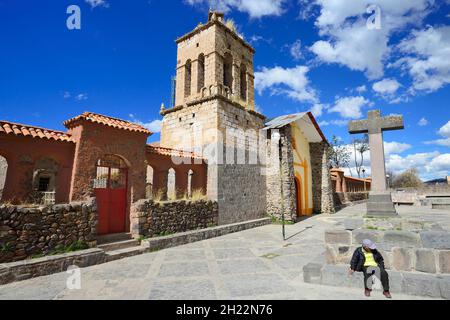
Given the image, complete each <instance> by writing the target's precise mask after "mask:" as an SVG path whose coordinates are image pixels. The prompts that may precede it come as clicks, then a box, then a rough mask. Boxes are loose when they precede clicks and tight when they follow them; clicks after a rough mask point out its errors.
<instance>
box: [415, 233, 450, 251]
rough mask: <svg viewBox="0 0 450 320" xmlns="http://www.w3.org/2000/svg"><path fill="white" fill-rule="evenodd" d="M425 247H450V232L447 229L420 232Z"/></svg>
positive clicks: (441, 248)
mask: <svg viewBox="0 0 450 320" xmlns="http://www.w3.org/2000/svg"><path fill="white" fill-rule="evenodd" d="M420 237H421V239H422V244H423V247H424V248H431V249H440V250H443V249H450V233H449V232H446V231H423V232H421V233H420Z"/></svg>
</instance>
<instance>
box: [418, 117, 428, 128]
mask: <svg viewBox="0 0 450 320" xmlns="http://www.w3.org/2000/svg"><path fill="white" fill-rule="evenodd" d="M417 125H418V126H420V127H425V126H427V125H428V120H427V119H425V118H422V119H420V120H419V122H418V123H417Z"/></svg>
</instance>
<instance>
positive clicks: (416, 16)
mask: <svg viewBox="0 0 450 320" xmlns="http://www.w3.org/2000/svg"><path fill="white" fill-rule="evenodd" d="M314 3H315V4H316V5H318V6H319V7H320V15H319V16H318V17H317V19H316V22H315V24H316V26H317V27H318V28H319V32H320V35H321V36H323V37H324V38H325V39H324V40H319V41H317V42H316V43H314V44H313V45H312V46H311V50H312V52H314V53H315V54H316V55H317V57H318V59H319V60H321V61H322V62H325V63H338V64H342V65H345V66H347V67H348V68H350V69H351V70H357V71H362V72H364V73H365V74H366V76H367V77H368V78H369V79H378V78H381V77H382V76H383V74H384V63H385V62H386V61H387V60H388V59H389V56H390V53H391V48H390V47H389V43H390V40H391V38H392V36H393V34H394V33H395V32H397V31H400V30H402V29H404V28H405V27H406V26H407V25H409V24H417V25H420V24H421V22H422V20H423V18H424V17H426V16H427V14H428V13H429V8H430V6H431V5H432V4H434V0H396V1H392V0H352V1H348V0H314ZM372 4H373V5H378V6H379V7H380V8H381V9H382V10H381V11H382V16H381V29H379V30H370V29H369V28H367V24H366V23H367V18H368V16H369V15H368V14H366V9H367V7H368V6H369V5H372Z"/></svg>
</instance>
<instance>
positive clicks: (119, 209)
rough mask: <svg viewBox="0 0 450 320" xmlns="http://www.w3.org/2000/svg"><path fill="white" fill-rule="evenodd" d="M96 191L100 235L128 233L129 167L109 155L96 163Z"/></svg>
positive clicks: (119, 159) (98, 231) (118, 158)
mask: <svg viewBox="0 0 450 320" xmlns="http://www.w3.org/2000/svg"><path fill="white" fill-rule="evenodd" d="M96 171H97V176H96V178H95V180H94V191H95V197H96V199H97V208H98V226H97V233H98V234H99V235H104V234H111V233H121V232H125V231H126V212H127V190H128V167H127V165H126V163H125V161H124V160H122V159H121V158H120V157H118V156H114V155H107V156H104V157H103V158H101V159H99V160H98V161H97V163H96Z"/></svg>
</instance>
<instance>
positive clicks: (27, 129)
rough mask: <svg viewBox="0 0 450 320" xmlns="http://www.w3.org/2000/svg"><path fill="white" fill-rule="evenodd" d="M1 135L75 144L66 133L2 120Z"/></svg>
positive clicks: (0, 125)
mask: <svg viewBox="0 0 450 320" xmlns="http://www.w3.org/2000/svg"><path fill="white" fill-rule="evenodd" d="M0 134H12V135H16V136H24V137H28V136H30V137H32V138H39V139H47V140H56V141H67V142H73V141H72V138H71V135H70V134H68V133H66V132H62V131H56V130H51V129H45V128H39V127H34V126H29V125H25V124H19V123H14V122H9V121H3V120H0Z"/></svg>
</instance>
